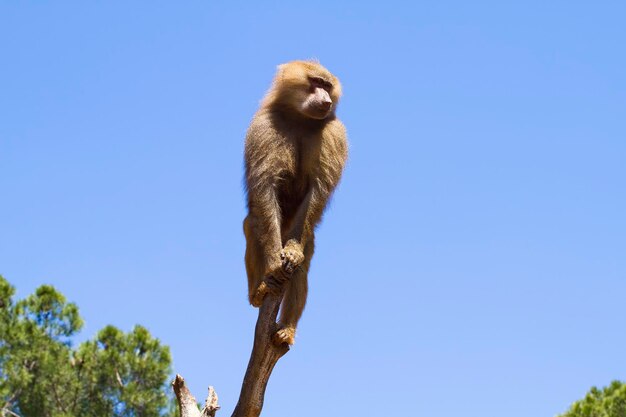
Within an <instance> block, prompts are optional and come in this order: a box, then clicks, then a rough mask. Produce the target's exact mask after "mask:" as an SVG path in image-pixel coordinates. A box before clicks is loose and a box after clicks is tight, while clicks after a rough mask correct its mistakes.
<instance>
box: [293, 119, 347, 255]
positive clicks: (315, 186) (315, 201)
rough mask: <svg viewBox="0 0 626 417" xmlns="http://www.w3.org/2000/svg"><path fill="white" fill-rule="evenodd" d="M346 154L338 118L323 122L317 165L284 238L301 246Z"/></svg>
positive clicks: (344, 131)
mask: <svg viewBox="0 0 626 417" xmlns="http://www.w3.org/2000/svg"><path fill="white" fill-rule="evenodd" d="M347 157H348V144H347V141H346V130H345V127H344V126H343V124H342V123H341V122H340V121H339V120H334V121H332V122H330V123H329V124H328V125H327V126H326V130H325V135H324V137H323V138H322V148H321V151H320V159H319V162H318V164H317V165H318V168H317V170H316V173H315V175H314V176H313V178H311V185H310V188H309V190H308V192H307V194H306V196H305V198H304V200H303V201H302V203H301V204H300V206H299V207H298V211H297V212H296V215H295V217H294V221H293V223H292V227H291V230H289V231H288V233H287V240H291V239H293V240H295V241H297V242H298V243H299V244H300V245H301V247H302V248H304V246H305V245H306V243H307V241H308V240H309V239H310V238H311V236H312V235H313V231H314V229H315V226H316V225H317V223H319V221H320V219H321V218H322V214H323V213H324V209H325V208H326V205H327V204H328V200H329V199H330V196H331V195H332V193H333V191H334V190H335V188H336V187H337V184H338V183H339V180H340V179H341V174H342V172H343V168H344V165H345V163H346V159H347Z"/></svg>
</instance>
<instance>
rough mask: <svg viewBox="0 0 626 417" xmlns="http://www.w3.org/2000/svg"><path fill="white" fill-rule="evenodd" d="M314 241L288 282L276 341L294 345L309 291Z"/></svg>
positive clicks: (308, 245)
mask: <svg viewBox="0 0 626 417" xmlns="http://www.w3.org/2000/svg"><path fill="white" fill-rule="evenodd" d="M313 246H314V245H313V241H310V242H309V243H308V244H307V246H306V248H305V249H304V255H305V260H304V262H303V263H302V265H300V266H299V267H298V268H297V269H296V270H295V271H294V272H293V274H292V275H291V279H290V280H289V282H288V284H287V289H286V291H285V297H284V298H283V303H282V305H281V308H280V322H279V330H278V331H277V332H276V334H275V335H274V343H275V344H277V345H280V344H281V343H288V344H290V345H293V343H294V341H295V340H294V339H295V336H296V327H297V326H298V321H299V320H300V317H302V312H303V311H304V306H305V304H306V297H307V293H308V274H309V266H310V264H311V257H312V256H313Z"/></svg>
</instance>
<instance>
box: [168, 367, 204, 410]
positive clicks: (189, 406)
mask: <svg viewBox="0 0 626 417" xmlns="http://www.w3.org/2000/svg"><path fill="white" fill-rule="evenodd" d="M172 386H173V387H174V394H176V399H177V400H178V407H179V408H180V416H181V417H202V414H200V410H199V409H198V403H197V402H196V398H195V397H194V396H193V395H191V392H190V391H189V388H187V385H186V384H185V380H184V379H183V377H182V376H180V375H178V374H176V378H174V381H173V382H172Z"/></svg>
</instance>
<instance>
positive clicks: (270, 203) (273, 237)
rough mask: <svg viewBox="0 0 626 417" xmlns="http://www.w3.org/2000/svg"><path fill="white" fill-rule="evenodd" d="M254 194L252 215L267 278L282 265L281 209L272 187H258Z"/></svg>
mask: <svg viewBox="0 0 626 417" xmlns="http://www.w3.org/2000/svg"><path fill="white" fill-rule="evenodd" d="M249 192H250V191H249ZM253 193H254V196H251V198H250V214H251V215H252V218H253V219H254V220H253V221H254V226H253V227H254V232H255V235H256V237H257V239H258V240H259V243H260V244H261V248H262V250H263V255H264V259H265V261H266V265H265V271H264V275H266V276H267V275H270V274H272V272H274V271H275V270H276V269H277V268H279V266H280V264H281V262H280V250H281V249H282V245H281V237H280V208H279V205H278V200H277V197H276V192H275V190H274V189H273V187H272V186H271V185H269V184H268V185H263V186H261V187H258V188H256V189H255V190H254V191H253Z"/></svg>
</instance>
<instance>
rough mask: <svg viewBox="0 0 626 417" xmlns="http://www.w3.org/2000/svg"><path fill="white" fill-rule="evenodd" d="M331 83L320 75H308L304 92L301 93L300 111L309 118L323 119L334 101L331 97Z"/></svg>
mask: <svg viewBox="0 0 626 417" xmlns="http://www.w3.org/2000/svg"><path fill="white" fill-rule="evenodd" d="M332 89H333V85H332V83H331V82H330V81H327V80H325V79H324V78H321V77H308V85H307V86H306V94H305V95H303V96H304V97H303V98H302V102H301V103H302V104H301V106H300V112H301V113H302V114H304V115H305V116H307V117H310V118H311V119H319V120H322V119H325V118H327V117H328V116H329V115H330V114H331V113H332V112H333V107H334V104H335V103H334V102H333V99H332V97H331V95H330V94H331V91H332Z"/></svg>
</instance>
